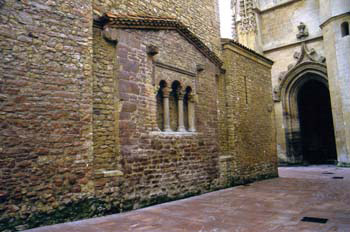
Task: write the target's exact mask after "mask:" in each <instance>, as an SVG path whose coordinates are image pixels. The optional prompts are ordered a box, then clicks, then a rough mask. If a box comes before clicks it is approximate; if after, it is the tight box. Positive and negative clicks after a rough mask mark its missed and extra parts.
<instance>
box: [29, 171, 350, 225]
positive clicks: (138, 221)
mask: <svg viewBox="0 0 350 232" xmlns="http://www.w3.org/2000/svg"><path fill="white" fill-rule="evenodd" d="M279 173H280V178H276V179H271V180H265V181H260V182H256V183H253V184H250V185H246V186H238V187H234V188H230V189H225V190H221V191H217V192H212V193H208V194H204V195H201V196H197V197H192V198H188V199H185V200H180V201H175V202H170V203H166V204H162V205H157V206H153V207H149V208H145V209H140V210H136V211H132V212H128V213H123V214H116V215H111V216H107V217H101V218H94V219H88V220H83V221H78V222H72V223H65V224H58V225H53V226H48V227H41V228H37V229H33V230H29V231H31V232H62V231H67V232H90V231H98V232H112V231H121V232H124V231H166V232H170V231H201V232H204V231H213V232H214V231H215V232H224V231H234V232H255V231H256V232H288V231H295V232H304V231H305V232H306V231H315V232H323V231H339V232H340V231H341V232H350V168H337V167H335V166H326V165H325V166H309V167H283V168H280V169H279ZM333 177H339V178H338V179H334V178H333ZM341 177H343V179H341ZM303 217H313V218H324V219H328V221H327V222H326V223H316V222H304V221H301V219H302V218H303Z"/></svg>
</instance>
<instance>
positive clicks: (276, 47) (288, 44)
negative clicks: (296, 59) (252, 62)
mask: <svg viewBox="0 0 350 232" xmlns="http://www.w3.org/2000/svg"><path fill="white" fill-rule="evenodd" d="M318 40H323V35H317V36H314V37H311V38H308V39H303V40H301V41H294V42H290V43H285V44H279V45H276V46H273V47H272V46H271V47H265V48H263V52H264V53H269V52H272V51H275V50H279V49H283V48H288V47H294V46H297V45H299V44H302V43H305V42H312V41H318Z"/></svg>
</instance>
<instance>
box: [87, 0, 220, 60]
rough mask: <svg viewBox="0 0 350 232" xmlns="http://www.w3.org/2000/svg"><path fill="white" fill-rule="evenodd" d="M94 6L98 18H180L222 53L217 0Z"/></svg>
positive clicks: (109, 0) (114, 0)
mask: <svg viewBox="0 0 350 232" xmlns="http://www.w3.org/2000/svg"><path fill="white" fill-rule="evenodd" d="M93 4H94V5H93V8H94V12H95V13H96V14H97V15H102V14H104V13H107V12H111V13H114V14H122V15H126V14H134V15H151V16H161V17H174V18H177V19H178V20H179V21H181V22H182V23H184V24H185V25H186V26H188V27H189V28H190V30H191V31H193V32H194V33H195V34H196V35H197V36H198V37H199V38H200V39H201V40H203V42H204V43H205V44H206V45H207V46H208V47H209V48H211V49H212V50H214V52H216V53H217V54H220V53H221V51H220V28H219V7H218V1H217V0H191V1H187V0H162V1H155V0H152V1H143V0H133V1H130V0H105V1H97V0H95V1H93Z"/></svg>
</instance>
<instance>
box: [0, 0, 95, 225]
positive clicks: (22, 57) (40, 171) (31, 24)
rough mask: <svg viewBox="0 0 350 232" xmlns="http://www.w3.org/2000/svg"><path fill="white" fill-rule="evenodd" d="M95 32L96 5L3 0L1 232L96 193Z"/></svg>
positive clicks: (0, 42) (79, 0) (0, 31)
mask: <svg viewBox="0 0 350 232" xmlns="http://www.w3.org/2000/svg"><path fill="white" fill-rule="evenodd" d="M91 29H92V13H91V1H87V0H77V1H63V0H60V1H43V0H32V1H27V0H21V1H0V60H1V61H0V73H1V74H0V125H1V130H0V154H1V155H0V186H1V188H0V230H1V231H2V230H4V228H14V227H16V228H17V229H18V230H20V229H25V228H26V226H25V225H27V226H37V225H39V224H37V223H38V221H37V219H38V218H40V213H41V212H43V211H45V212H53V211H55V210H59V209H60V208H61V207H62V206H64V205H66V204H70V203H71V201H73V200H79V199H81V198H84V197H85V196H88V195H90V193H91V192H93V189H92V188H91V186H90V182H91V166H90V163H91V160H92V128H91V122H92V112H91V105H92V104H91V103H92V89H91V48H92V46H91V37H92V31H91ZM41 220H42V219H41ZM51 223H52V222H51Z"/></svg>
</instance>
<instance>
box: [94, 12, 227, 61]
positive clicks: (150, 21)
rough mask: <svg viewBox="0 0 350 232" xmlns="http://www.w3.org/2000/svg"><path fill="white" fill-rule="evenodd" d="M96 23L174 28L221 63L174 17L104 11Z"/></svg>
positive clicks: (129, 26)
mask: <svg viewBox="0 0 350 232" xmlns="http://www.w3.org/2000/svg"><path fill="white" fill-rule="evenodd" d="M98 23H100V24H102V25H106V24H108V25H112V26H113V27H116V28H125V29H151V30H176V31H177V32H179V33H180V34H181V35H182V36H183V37H185V39H187V41H189V42H190V43H191V44H193V45H194V46H195V47H196V48H197V50H199V51H200V52H201V53H202V54H203V55H204V56H205V57H207V58H208V59H209V60H210V61H211V62H213V63H214V64H216V65H217V66H219V67H221V66H222V64H223V62H222V61H221V59H220V58H219V57H218V56H217V55H216V54H215V53H214V52H213V51H212V50H211V49H210V48H209V47H208V46H206V45H205V44H204V43H203V42H202V41H201V40H200V39H199V38H198V37H197V36H196V35H195V34H194V33H193V32H191V31H190V30H189V29H188V27H187V26H185V25H184V24H183V23H181V22H180V21H178V20H177V19H176V18H172V17H161V16H159V17H158V16H157V17H155V16H148V15H121V14H112V13H106V14H105V15H103V16H102V17H100V19H99V22H98Z"/></svg>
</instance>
